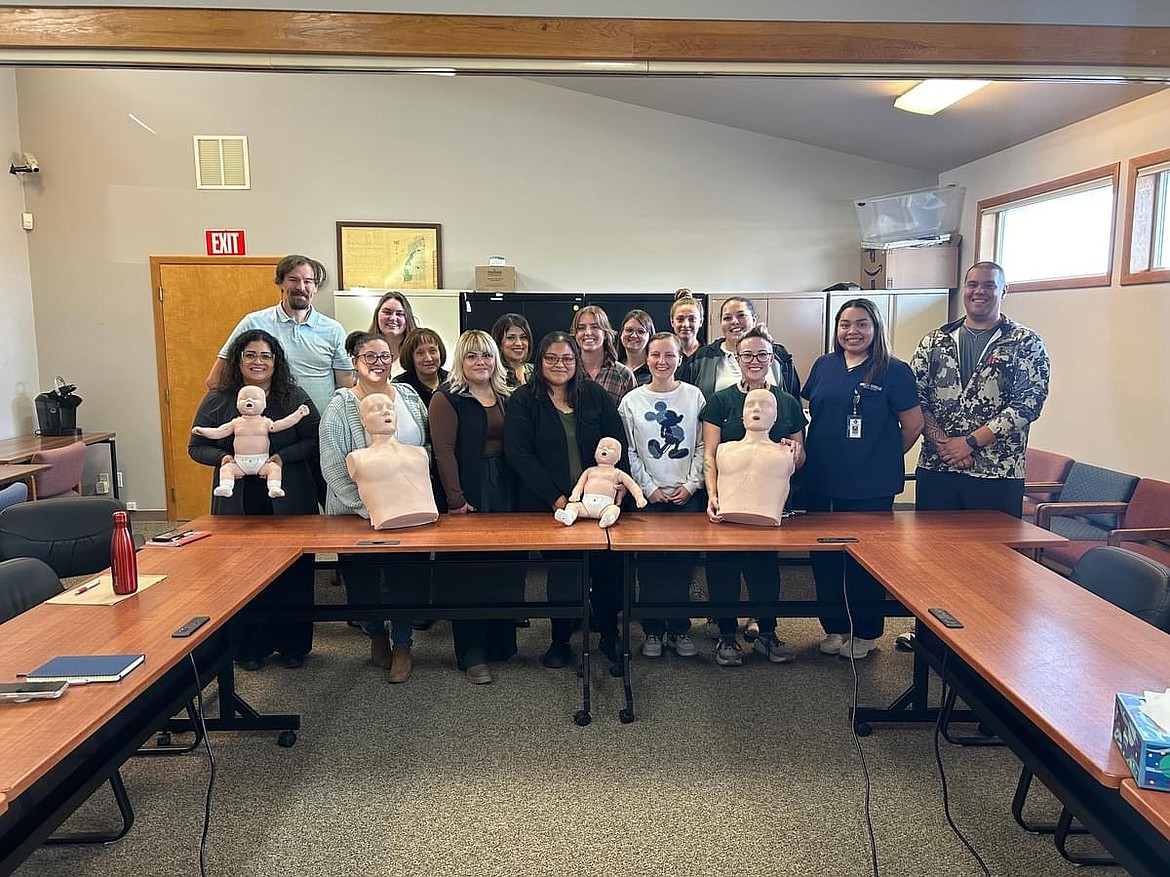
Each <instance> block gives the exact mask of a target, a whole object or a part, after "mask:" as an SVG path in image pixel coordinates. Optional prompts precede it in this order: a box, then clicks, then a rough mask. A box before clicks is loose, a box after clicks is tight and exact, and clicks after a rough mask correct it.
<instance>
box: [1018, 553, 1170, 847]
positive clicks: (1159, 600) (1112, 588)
mask: <svg viewBox="0 0 1170 877" xmlns="http://www.w3.org/2000/svg"><path fill="white" fill-rule="evenodd" d="M1069 578H1071V579H1072V580H1073V581H1074V582H1076V583H1077V584H1078V585H1080V586H1081V587H1082V588H1084V589H1085V590H1087V591H1091V592H1092V593H1094V594H1096V595H1097V596H1098V597H1100V598H1101V599H1103V600H1108V601H1109V602H1110V603H1112V604H1113V605H1114V606H1118V607H1120V608H1122V609H1124V610H1125V611H1127V612H1129V613H1130V614H1132V615H1136V616H1137V617H1138V618H1141V619H1142V620H1143V621H1147V622H1149V623H1150V624H1152V625H1154V626H1155V627H1157V628H1159V629H1160V630H1166V631H1170V568H1168V567H1165V566H1163V565H1162V564H1160V563H1158V562H1157V561H1154V560H1151V559H1150V558H1148V557H1145V556H1144V555H1141V554H1137V553H1136V552H1133V551H1128V550H1126V549H1124V548H1116V547H1113V546H1100V547H1097V548H1090V549H1089V550H1088V551H1087V552H1085V554H1084V555H1083V556H1082V557H1081V559H1080V560H1078V561H1077V564H1076V566H1074V567H1073V570H1072V573H1071V574H1070V575H1069ZM1032 776H1033V775H1032V771H1031V770H1030V769H1029V768H1028V767H1027V766H1025V767H1023V768H1022V769H1021V771H1020V780H1019V782H1018V783H1017V784H1016V793H1015V795H1014V797H1013V798H1012V816H1013V817H1014V818H1015V820H1016V822H1017V823H1019V825H1020V826H1021V827H1022V828H1023V829H1024V830H1026V831H1030V832H1033V833H1034V834H1051V835H1053V840H1054V842H1055V843H1056V849H1057V851H1058V852H1059V853H1060V854H1061V856H1063V857H1064V858H1065V859H1067V860H1068V861H1070V862H1072V863H1073V864H1075V865H1113V864H1116V863H1115V862H1114V860H1113V859H1112V858H1110V857H1107V856H1081V855H1075V854H1073V853H1070V852H1069V851H1068V849H1067V848H1066V842H1067V840H1068V837H1069V835H1072V834H1087V833H1088V832H1087V830H1086V829H1084V828H1082V827H1080V826H1074V825H1073V814H1072V813H1071V812H1070V811H1069V809H1068V808H1067V807H1064V806H1063V805H1062V806H1061V809H1060V816H1059V817H1058V819H1057V820H1056V822H1055V823H1040V822H1030V821H1028V820H1027V819H1026V818H1025V816H1024V805H1025V804H1026V803H1027V799H1028V791H1029V789H1030V788H1031V787H1032Z"/></svg>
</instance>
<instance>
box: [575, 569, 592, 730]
mask: <svg viewBox="0 0 1170 877" xmlns="http://www.w3.org/2000/svg"><path fill="white" fill-rule="evenodd" d="M589 710H590V703H589V552H588V551H582V552H581V709H579V710H578V711H577V713H576V714H575V715H574V716H573V721H574V722H576V723H577V724H578V725H580V726H581V727H585V726H586V725H588V724H589V723H590V722H591V721H593V716H592V715H591V714H590V711H589Z"/></svg>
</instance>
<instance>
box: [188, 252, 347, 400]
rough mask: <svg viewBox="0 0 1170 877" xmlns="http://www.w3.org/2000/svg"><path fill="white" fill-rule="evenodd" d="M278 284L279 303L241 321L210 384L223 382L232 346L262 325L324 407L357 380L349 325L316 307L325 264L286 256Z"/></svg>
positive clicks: (278, 269)
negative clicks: (348, 337) (347, 347)
mask: <svg viewBox="0 0 1170 877" xmlns="http://www.w3.org/2000/svg"><path fill="white" fill-rule="evenodd" d="M275 282H276V285H277V286H279V287H280V303H279V304H277V305H274V306H273V307H270V308H265V309H264V310H260V311H253V312H252V313H250V314H247V315H246V316H245V317H244V318H243V319H242V320H240V322H239V323H237V324H236V327H235V328H234V329H233V330H232V332H231V335H229V336H228V339H227V341H225V342H224V345H223V347H222V348H221V349H220V351H219V354H218V356H217V358H216V360H215V364H214V365H213V366H212V368H211V372H210V374H208V375H207V388H208V389H209V390H211V389H215V388H216V387H218V386H219V382H220V378H221V377H222V375H223V369H224V365H225V363H226V362H227V354H228V348H230V347H231V345H232V342H233V341H234V340H235V339H236V337H237V336H238V335H239V334H240V333H241V332H245V331H247V330H248V329H263V330H264V331H266V332H268V333H270V334H271V335H272V336H273V337H274V338H276V340H277V341H279V342H280V346H281V347H282V348H284V354H285V356H286V357H288V364H289V368H290V369H291V370H292V373H293V377H295V378H296V379H297V383H298V384H299V385H300V386H301V387H302V388H303V389H304V391H305V392H306V393H308V394H309V398H310V399H312V400H313V404H314V405H315V406H316V407H317V410H318V411H319V412H321V411H324V410H325V407H326V406H327V405H328V404H329V399H330V398H331V397H332V396H333V391H334V390H336V389H337V388H338V387H348V386H350V384H352V383H353V362H352V361H351V360H350V358H349V357H348V356H347V355H346V353H345V329H343V328H342V326H341V324H340V323H339V322H337V321H336V320H334V319H332V318H331V317H327V316H325V315H324V314H322V313H321V312H320V311H318V310H317V309H316V308H314V307H313V297H314V296H315V295H316V294H317V290H318V289H319V288H320V286H321V284H323V283H324V282H325V266H324V265H322V264H321V263H320V262H318V261H317V260H316V259H310V258H309V257H308V256H297V255H293V256H285V257H284V258H283V259H281V260H280V264H279V265H277V266H276V281H275Z"/></svg>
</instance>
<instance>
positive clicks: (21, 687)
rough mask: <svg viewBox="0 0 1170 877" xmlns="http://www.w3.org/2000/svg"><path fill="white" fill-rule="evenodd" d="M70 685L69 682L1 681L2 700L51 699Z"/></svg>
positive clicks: (0, 698) (58, 695)
mask: <svg viewBox="0 0 1170 877" xmlns="http://www.w3.org/2000/svg"><path fill="white" fill-rule="evenodd" d="M68 687H69V683H68V682H0V701H5V700H10V701H14V702H15V703H20V702H21V701H25V700H51V699H52V698H55V697H60V696H61V695H62V694H64V693H65V689H66V688H68Z"/></svg>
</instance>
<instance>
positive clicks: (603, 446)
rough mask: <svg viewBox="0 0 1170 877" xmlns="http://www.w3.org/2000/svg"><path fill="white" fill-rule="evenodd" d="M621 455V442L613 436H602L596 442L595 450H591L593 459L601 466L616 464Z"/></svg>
mask: <svg viewBox="0 0 1170 877" xmlns="http://www.w3.org/2000/svg"><path fill="white" fill-rule="evenodd" d="M621 456H622V445H621V442H619V441H618V440H617V439H614V438H603V439H602V440H601V441H599V442H598V443H597V450H596V451H594V452H593V459H594V460H596V461H597V463H598V465H601V466H616V465H617V461H618V460H619V459H621Z"/></svg>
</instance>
